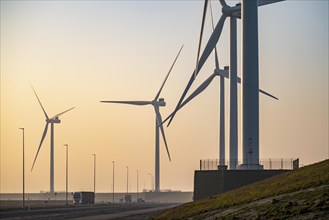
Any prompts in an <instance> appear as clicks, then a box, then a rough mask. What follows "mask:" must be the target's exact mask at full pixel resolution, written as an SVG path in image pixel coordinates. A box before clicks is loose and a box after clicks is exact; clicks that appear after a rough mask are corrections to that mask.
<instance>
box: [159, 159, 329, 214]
mask: <svg viewBox="0 0 329 220" xmlns="http://www.w3.org/2000/svg"><path fill="white" fill-rule="evenodd" d="M328 185H329V160H325V161H322V162H319V163H316V164H312V165H309V166H305V167H303V168H301V169H299V170H296V171H292V172H289V173H285V174H282V175H278V176H275V177H272V178H269V179H266V180H263V181H260V182H257V183H255V184H252V185H248V186H245V187H242V188H239V189H236V190H233V191H230V192H226V193H223V194H220V195H218V196H213V197H210V198H208V199H203V200H200V201H196V202H191V203H186V204H183V205H181V206H178V207H175V208H173V209H170V210H167V211H165V212H163V213H160V214H159V215H158V216H155V217H154V218H153V219H205V218H206V217H207V216H216V213H217V216H219V217H216V218H218V219H221V218H223V217H220V214H218V213H220V212H223V211H225V210H228V209H231V210H232V209H233V210H234V209H236V211H237V210H239V212H240V215H239V213H236V212H234V211H233V212H231V213H232V214H229V215H226V217H225V218H228V219H231V218H236V216H238V217H239V218H245V219H250V218H252V219H257V218H262V217H264V216H265V218H271V216H272V217H275V216H276V218H278V217H279V216H281V217H283V214H284V213H286V214H287V217H289V214H290V216H291V215H298V214H302V213H303V212H311V211H312V207H313V208H316V207H318V208H319V210H320V209H321V210H322V209H324V210H322V211H324V213H329V210H328V209H329V187H328ZM306 197H307V198H306ZM294 198H295V200H294ZM298 198H299V199H301V200H298ZM266 199H267V200H270V204H269V202H267V203H266V202H264V205H263V206H262V207H258V208H257V210H258V212H257V215H256V216H255V213H254V214H251V215H249V216H248V215H247V216H245V215H243V214H246V213H248V209H249V211H250V209H253V208H252V207H254V209H255V208H256V206H257V202H260V201H266ZM296 199H297V200H296ZM312 199H313V200H314V201H313V203H312V201H308V200H312ZM281 200H282V201H285V203H284V204H281V203H280V202H278V201H281ZM290 200H291V201H290ZM300 201H302V202H300ZM303 202H304V203H305V204H304V203H303ZM281 205H282V206H283V207H281ZM303 205H304V206H303ZM236 207H240V208H236ZM296 207H297V208H298V210H295V211H294V208H296ZM271 209H273V210H272V211H271ZM262 210H263V211H262ZM278 210H279V211H278ZM280 210H281V211H280ZM285 211H286V212H285ZM234 213H235V214H234ZM328 215H329V214H328ZM266 216H267V217H266ZM216 218H214V217H213V218H211V219H216Z"/></svg>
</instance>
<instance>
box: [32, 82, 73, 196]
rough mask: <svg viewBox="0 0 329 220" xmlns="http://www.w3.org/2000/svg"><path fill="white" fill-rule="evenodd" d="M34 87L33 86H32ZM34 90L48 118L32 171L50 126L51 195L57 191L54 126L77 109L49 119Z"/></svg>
mask: <svg viewBox="0 0 329 220" xmlns="http://www.w3.org/2000/svg"><path fill="white" fill-rule="evenodd" d="M31 87H32V86H31ZM32 89H33V92H34V94H35V96H36V97H37V99H38V102H39V104H40V106H41V108H42V111H43V113H44V114H45V116H46V126H45V129H44V131H43V134H42V137H41V141H40V144H39V147H38V151H37V154H36V155H35V158H34V161H33V165H32V168H31V171H32V170H33V167H34V164H35V161H36V160H37V157H38V154H39V151H40V149H41V146H42V143H43V140H44V139H45V137H46V135H47V131H48V125H49V124H50V193H54V192H55V189H54V124H55V123H60V122H61V120H59V118H58V117H59V116H61V115H63V114H64V113H66V112H68V111H70V110H72V109H74V108H75V107H73V108H70V109H68V110H66V111H64V112H62V113H59V114H57V115H55V116H53V117H51V118H49V117H48V115H47V113H46V111H45V109H44V107H43V106H42V104H41V101H40V99H39V97H38V95H37V93H36V92H35V90H34V88H33V87H32Z"/></svg>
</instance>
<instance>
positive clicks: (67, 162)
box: [64, 144, 69, 206]
mask: <svg viewBox="0 0 329 220" xmlns="http://www.w3.org/2000/svg"><path fill="white" fill-rule="evenodd" d="M64 146H65V147H66V181H65V182H66V186H65V206H68V202H67V192H68V181H69V178H68V175H69V145H68V144H64Z"/></svg>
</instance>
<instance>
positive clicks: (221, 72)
mask: <svg viewBox="0 0 329 220" xmlns="http://www.w3.org/2000/svg"><path fill="white" fill-rule="evenodd" d="M209 6H210V14H211V25H212V29H213V30H214V24H213V16H212V9H211V2H209ZM214 52H215V66H216V68H215V70H214V72H213V74H212V75H210V77H209V78H207V79H206V80H205V81H204V82H203V83H202V84H201V85H200V86H199V87H198V88H197V89H196V90H195V91H194V92H193V93H192V94H191V95H190V96H189V97H188V98H187V99H185V100H184V102H183V103H182V104H181V106H180V107H179V108H178V110H179V109H181V108H182V107H184V106H185V105H186V104H187V103H189V102H190V101H191V100H192V99H194V98H195V97H196V96H198V95H199V94H200V93H202V92H203V91H204V90H205V89H206V88H207V87H208V86H209V85H210V84H211V82H212V81H213V79H214V78H215V77H217V76H218V77H219V78H220V90H219V97H220V98H219V101H220V105H219V166H220V167H219V168H220V169H226V166H225V108H224V105H225V95H224V91H225V88H224V85H225V84H224V79H225V78H228V79H229V78H233V77H235V80H234V82H235V84H234V86H235V89H236V84H237V83H239V84H240V83H241V79H240V78H239V77H237V75H236V74H235V75H233V76H230V77H229V75H230V74H229V70H228V69H229V68H228V67H224V69H220V67H219V60H218V52H217V48H216V47H215V48H214ZM230 81H232V79H231V80H230ZM231 89H232V86H231ZM259 92H260V93H262V94H264V95H267V96H269V97H271V98H273V99H276V100H278V98H277V97H275V96H273V95H271V94H269V93H268V92H265V91H264V90H262V89H259ZM235 95H236V93H235ZM233 96H234V95H233ZM230 97H231V98H232V94H231V96H230ZM230 110H231V111H232V110H234V111H235V112H237V105H235V106H233V107H231V108H230ZM174 113H175V112H173V113H171V114H170V115H169V116H168V117H167V118H166V119H165V120H164V121H163V123H165V122H166V121H167V120H169V119H170V118H171V117H172V115H173V114H174ZM230 113H231V112H230ZM230 116H231V114H230ZM231 118H232V116H231V117H230V119H231ZM231 127H236V129H237V119H236V123H230V128H231ZM232 133H233V132H230V137H231V136H232ZM233 135H235V136H237V135H236V134H233ZM230 146H231V145H230ZM231 152H232V149H231V150H230V153H231ZM229 161H230V168H231V169H235V166H233V165H232V162H233V164H234V165H236V163H237V155H236V157H230V160H229Z"/></svg>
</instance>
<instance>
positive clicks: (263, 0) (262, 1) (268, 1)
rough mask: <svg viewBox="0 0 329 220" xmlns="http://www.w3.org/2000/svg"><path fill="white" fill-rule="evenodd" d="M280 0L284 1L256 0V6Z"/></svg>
mask: <svg viewBox="0 0 329 220" xmlns="http://www.w3.org/2000/svg"><path fill="white" fill-rule="evenodd" d="M282 1H285V0H258V6H263V5H268V4H273V3H277V2H282Z"/></svg>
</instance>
